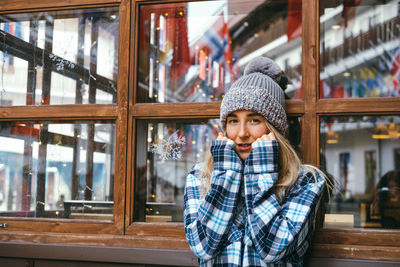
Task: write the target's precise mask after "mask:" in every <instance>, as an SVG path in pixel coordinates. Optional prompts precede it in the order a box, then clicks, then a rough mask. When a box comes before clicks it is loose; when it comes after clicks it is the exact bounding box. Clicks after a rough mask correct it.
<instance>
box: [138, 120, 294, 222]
mask: <svg viewBox="0 0 400 267" xmlns="http://www.w3.org/2000/svg"><path fill="white" fill-rule="evenodd" d="M289 125H290V128H289V129H290V134H289V136H290V140H291V143H292V144H293V145H294V147H295V148H296V150H297V151H300V150H301V148H300V140H301V132H300V122H299V120H298V119H297V118H289ZM220 129H221V126H220V125H219V119H189V120H174V121H172V120H164V121H156V120H138V123H137V129H136V130H137V134H136V136H137V137H136V170H135V194H134V195H135V209H134V210H135V214H134V220H135V221H146V222H182V221H183V194H184V187H185V182H186V175H187V174H188V172H189V171H190V169H191V168H192V166H193V165H194V164H196V163H199V162H203V161H204V158H205V156H206V152H208V151H209V149H210V146H211V142H212V141H213V140H215V139H216V137H217V134H218V131H220Z"/></svg>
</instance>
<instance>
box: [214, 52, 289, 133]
mask: <svg viewBox="0 0 400 267" xmlns="http://www.w3.org/2000/svg"><path fill="white" fill-rule="evenodd" d="M282 75H283V71H282V70H281V69H280V68H279V66H278V65H277V64H276V63H275V62H274V61H272V60H271V59H269V58H266V57H257V58H255V59H252V60H251V61H250V62H249V63H248V64H247V66H246V68H245V69H244V74H243V76H242V77H240V78H239V79H238V80H236V81H235V82H234V83H233V84H232V86H231V88H230V89H229V91H228V92H227V93H226V94H225V97H224V98H223V100H222V103H221V113H220V119H221V122H222V125H223V127H224V128H225V127H226V117H227V116H228V115H229V114H230V113H232V112H234V111H236V110H252V111H254V112H257V113H259V114H261V115H262V116H264V118H265V119H266V120H267V121H268V122H269V123H270V124H271V125H273V126H274V127H275V128H276V129H277V130H278V131H279V132H280V133H282V134H283V135H285V133H286V128H287V119H286V112H285V95H284V92H283V90H282V88H281V87H280V86H279V84H278V83H279V82H280V80H281V77H282Z"/></svg>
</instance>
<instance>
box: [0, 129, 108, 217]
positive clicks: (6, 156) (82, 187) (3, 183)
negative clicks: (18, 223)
mask: <svg viewBox="0 0 400 267" xmlns="http://www.w3.org/2000/svg"><path fill="white" fill-rule="evenodd" d="M114 136H115V124H114V123H112V122H108V121H95V122H82V121H75V122H73V123H61V122H51V121H40V122H38V121H35V122H34V121H28V122H27V121H24V122H10V123H7V122H3V123H1V124H0V216H3V217H44V218H69V219H74V218H79V219H110V220H112V216H113V190H114V189H113V188H114V181H113V180H114V142H115V141H114Z"/></svg>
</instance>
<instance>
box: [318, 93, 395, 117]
mask: <svg viewBox="0 0 400 267" xmlns="http://www.w3.org/2000/svg"><path fill="white" fill-rule="evenodd" d="M316 111H317V113H318V114H320V115H340V114H343V115H352V114H354V115H356V114H371V115H373V114H395V113H399V112H400V97H381V98H351V99H349V98H346V99H343V98H337V99H320V100H318V101H317V104H316Z"/></svg>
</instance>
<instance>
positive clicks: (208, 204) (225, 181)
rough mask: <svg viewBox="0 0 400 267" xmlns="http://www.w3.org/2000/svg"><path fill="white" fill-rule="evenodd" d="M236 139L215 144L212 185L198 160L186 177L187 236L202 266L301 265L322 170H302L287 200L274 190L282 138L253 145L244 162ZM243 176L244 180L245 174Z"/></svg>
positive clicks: (317, 199)
mask: <svg viewBox="0 0 400 267" xmlns="http://www.w3.org/2000/svg"><path fill="white" fill-rule="evenodd" d="M233 147H234V143H233V141H231V140H228V141H223V140H216V141H214V142H213V144H212V146H211V153H212V155H213V159H214V171H213V172H212V175H211V188H210V190H208V191H207V192H205V193H204V195H205V196H203V195H202V192H201V189H202V188H203V187H204V185H203V183H204V179H205V178H201V176H200V172H201V168H202V165H200V164H197V165H195V166H194V167H193V169H192V170H191V172H190V173H189V174H188V176H187V181H186V187H185V201H184V203H185V207H184V221H185V232H186V238H187V240H188V242H189V246H190V248H191V250H192V251H193V252H194V253H195V255H196V256H197V257H198V258H199V263H200V266H302V264H303V255H304V254H305V252H306V250H307V248H308V246H309V242H310V240H311V237H312V233H313V231H314V225H315V215H316V211H317V207H318V204H319V200H320V199H321V196H322V192H323V190H324V186H325V180H324V178H323V176H322V175H321V174H320V173H318V172H317V173H316V176H317V179H315V178H314V176H313V174H312V173H311V172H309V171H306V170H305V169H301V171H300V173H299V178H298V180H297V182H296V183H295V184H294V185H293V186H292V187H291V188H290V191H289V192H288V193H287V195H286V197H285V199H284V201H283V202H282V204H279V203H278V201H277V197H276V195H275V194H274V192H273V190H272V189H271V188H272V186H273V185H274V183H275V182H276V181H277V179H278V153H279V146H278V142H277V141H275V140H272V141H261V142H254V143H253V144H252V152H251V153H250V155H249V156H248V157H247V159H246V160H245V161H244V162H243V161H242V160H241V159H240V158H239V157H238V155H237V154H236V152H235V151H234V150H233ZM243 177H244V179H243Z"/></svg>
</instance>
